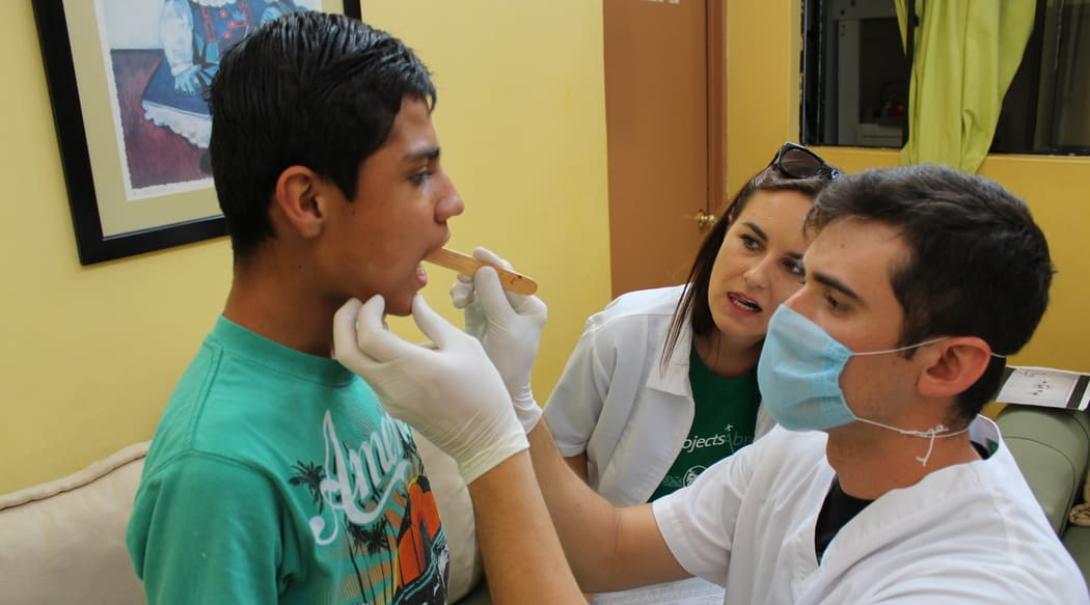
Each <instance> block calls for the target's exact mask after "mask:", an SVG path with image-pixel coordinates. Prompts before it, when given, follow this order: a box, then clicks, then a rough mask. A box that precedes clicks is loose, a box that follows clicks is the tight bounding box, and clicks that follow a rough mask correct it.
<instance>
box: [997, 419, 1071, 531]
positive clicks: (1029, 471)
mask: <svg viewBox="0 0 1090 605" xmlns="http://www.w3.org/2000/svg"><path fill="white" fill-rule="evenodd" d="M996 423H997V424H998V425H999V429H1000V431H1001V432H1002V434H1003V440H1004V441H1005V442H1006V444H1007V447H1009V448H1010V451H1011V454H1012V455H1013V456H1014V459H1015V461H1016V462H1017V463H1018V468H1019V469H1021V470H1022V474H1023V475H1024V476H1025V478H1026V482H1027V483H1028V484H1029V487H1030V489H1031V490H1033V494H1034V496H1036V497H1037V501H1038V502H1040V503H1041V508H1043V509H1044V511H1045V516H1047V517H1048V521H1049V523H1051V524H1052V528H1053V529H1054V530H1056V533H1057V534H1062V533H1063V530H1064V528H1065V527H1066V525H1067V516H1068V512H1069V511H1070V510H1071V506H1072V504H1074V502H1075V500H1076V498H1077V497H1078V493H1079V488H1080V487H1081V486H1082V484H1083V480H1084V478H1085V477H1086V467H1087V458H1088V456H1090V419H1088V418H1087V414H1086V412H1080V411H1077V410H1062V409H1053V408H1041V407H1029V406H1015V405H1010V406H1007V407H1006V408H1004V409H1003V411H1002V412H1001V413H1000V414H999V417H998V418H997V419H996Z"/></svg>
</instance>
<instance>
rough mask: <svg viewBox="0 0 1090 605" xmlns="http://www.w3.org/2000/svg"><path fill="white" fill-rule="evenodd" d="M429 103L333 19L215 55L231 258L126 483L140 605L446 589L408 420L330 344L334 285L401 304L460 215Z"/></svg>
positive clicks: (438, 532)
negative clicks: (139, 469) (132, 495)
mask: <svg viewBox="0 0 1090 605" xmlns="http://www.w3.org/2000/svg"><path fill="white" fill-rule="evenodd" d="M434 103H435V89H434V87H433V85H432V82H431V80H430V77H429V75H428V71H427V69H426V68H425V66H424V65H423V64H422V63H421V62H420V60H419V59H418V58H417V57H416V56H415V55H414V54H413V52H412V51H411V50H410V49H409V48H407V47H406V46H405V45H404V44H402V43H401V42H400V41H399V40H398V39H396V38H394V37H392V36H390V35H389V34H387V33H385V32H382V31H379V30H376V29H372V28H371V27H368V26H367V25H365V24H363V23H361V22H359V21H356V20H352V19H348V18H346V17H343V16H333V15H328V14H323V13H320V12H302V13H296V14H292V15H289V16H286V17H283V18H281V19H278V20H276V21H273V22H270V23H268V24H266V25H264V26H262V27H261V28H260V29H258V30H257V31H256V32H255V33H253V34H252V35H251V36H249V37H248V38H246V39H245V40H244V41H242V42H241V43H239V44H238V45H237V46H235V47H233V48H232V49H231V50H230V51H229V52H227V53H226V54H225V56H224V57H223V59H222V62H221V64H220V69H219V73H218V75H217V77H216V79H215V81H214V82H213V84H212V87H211V93H210V105H211V109H212V138H211V145H210V152H211V161H212V168H213V175H214V179H215V185H216V193H217V196H218V198H219V203H220V207H221V208H222V210H223V214H224V216H225V217H226V221H227V228H228V232H229V233H230V236H231V245H232V250H233V254H234V275H233V280H232V284H231V290H230V293H229V294H228V296H227V302H226V306H225V308H224V310H223V315H222V316H220V317H219V318H218V320H217V321H216V324H215V326H214V328H213V329H212V332H211V333H210V334H209V335H208V337H207V338H206V340H205V341H204V344H203V346H202V347H201V349H200V350H199V352H198V353H197V355H196V357H195V358H194V360H193V361H192V363H191V364H190V366H189V368H188V369H187V370H186V372H185V374H184V375H183V376H182V378H181V381H180V382H179V383H178V385H177V387H176V389H175V392H174V394H173V396H172V398H171V400H170V402H169V404H168V405H167V408H166V410H165V411H164V413H163V417H162V420H161V421H160V424H159V427H158V429H157V431H156V433H155V437H154V439H153V441H152V446H151V450H150V452H149V453H148V457H147V461H146V463H145V466H144V473H143V478H142V480H141V484H140V488H139V491H138V492H137V496H136V502H135V509H134V511H133V515H132V519H131V521H130V524H129V529H128V535H127V542H128V547H129V551H130V553H131V555H132V559H133V562H134V564H135V567H136V572H137V575H139V576H140V577H141V578H142V579H143V581H144V586H145V590H146V593H147V597H148V601H149V602H150V603H152V604H172V603H203V604H214V603H225V604H226V603H231V604H246V603H253V604H262V605H267V604H269V603H308V604H310V603H322V604H327V603H328V604H345V605H348V604H358V603H364V602H366V603H394V602H396V603H442V602H444V600H445V598H446V578H447V564H448V555H447V546H446V538H445V536H444V533H443V528H442V525H441V524H440V522H439V517H438V513H437V509H436V505H435V501H434V499H433V497H432V494H431V490H430V488H429V484H428V479H427V475H426V474H425V472H424V469H423V468H422V465H421V462H420V458H419V456H418V455H417V453H416V450H415V447H414V446H413V440H412V434H411V430H410V429H409V428H408V427H407V426H406V425H404V424H403V423H401V422H400V421H397V420H394V419H392V418H391V417H390V416H388V415H387V414H386V412H385V411H384V410H383V408H382V407H381V406H380V404H379V401H378V399H377V397H376V396H375V393H374V391H372V390H371V388H370V386H368V385H367V383H365V382H363V381H362V380H360V379H359V378H358V377H357V376H355V375H353V374H352V373H351V372H348V371H347V370H345V369H344V368H343V367H342V366H341V365H340V364H338V363H337V362H336V361H334V360H332V359H330V357H329V356H330V351H331V349H332V335H331V334H330V330H329V325H330V322H331V321H332V318H333V314H334V312H335V311H336V309H337V308H338V307H339V306H340V305H341V304H343V303H344V301H345V300H347V299H349V298H351V297H363V298H368V297H371V296H374V295H382V296H383V297H385V299H386V300H388V301H389V303H390V304H389V308H390V311H391V312H392V313H397V314H405V313H408V311H409V309H410V304H411V301H412V299H413V296H414V295H415V294H416V292H417V290H419V289H420V288H421V287H422V286H423V285H424V284H425V282H426V280H427V276H426V275H425V274H424V273H423V271H422V270H421V269H420V262H421V260H422V259H423V258H424V256H426V255H427V254H428V253H429V252H431V251H433V250H436V249H438V248H440V247H442V245H443V244H444V243H445V242H446V241H447V239H448V237H449V230H448V227H447V221H448V220H449V219H451V218H452V217H455V216H457V215H458V214H460V213H461V212H462V200H461V198H460V197H459V196H458V192H457V191H456V190H455V188H454V186H453V184H452V183H451V180H450V178H449V177H448V176H447V175H446V173H444V172H443V169H442V166H441V164H440V161H439V142H438V139H437V138H436V134H435V130H434V128H433V127H432V122H431V109H432V107H433V105H434Z"/></svg>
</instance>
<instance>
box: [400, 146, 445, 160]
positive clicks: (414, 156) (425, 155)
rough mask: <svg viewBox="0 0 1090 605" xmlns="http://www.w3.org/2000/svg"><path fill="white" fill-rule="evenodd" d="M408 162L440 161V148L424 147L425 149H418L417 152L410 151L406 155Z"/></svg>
mask: <svg viewBox="0 0 1090 605" xmlns="http://www.w3.org/2000/svg"><path fill="white" fill-rule="evenodd" d="M404 159H405V161H406V162H419V161H421V160H427V161H432V160H438V159H439V148H438V147H424V148H423V149H417V150H416V151H410V152H409V153H407V154H405V158H404Z"/></svg>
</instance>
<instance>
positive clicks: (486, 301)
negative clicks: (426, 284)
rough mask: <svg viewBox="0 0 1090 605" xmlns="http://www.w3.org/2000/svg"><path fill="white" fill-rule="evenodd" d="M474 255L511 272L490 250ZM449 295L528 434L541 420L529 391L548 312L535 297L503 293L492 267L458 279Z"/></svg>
mask: <svg viewBox="0 0 1090 605" xmlns="http://www.w3.org/2000/svg"><path fill="white" fill-rule="evenodd" d="M473 256H474V257H475V258H476V259H477V260H480V261H484V262H486V263H489V264H491V265H499V266H501V267H503V268H505V269H509V270H513V269H512V267H511V263H509V262H507V261H506V260H504V259H502V258H500V257H498V256H496V255H495V254H494V253H492V252H491V251H490V250H488V249H486V248H476V249H475V250H474V251H473ZM450 296H451V300H452V301H453V302H454V306H455V307H458V308H460V309H464V311H465V329H466V332H467V333H468V334H471V335H473V336H474V337H476V338H477V339H478V340H480V341H481V344H482V345H483V346H484V350H485V352H486V353H488V357H489V359H491V360H492V363H493V364H495V366H496V369H497V370H499V372H500V376H501V377H503V382H504V384H505V385H506V386H507V393H508V394H509V395H510V396H511V401H512V402H513V403H514V405H515V411H516V413H517V414H518V419H519V422H521V423H522V427H523V429H525V431H526V432H527V433H529V432H530V431H531V430H532V429H533V428H534V426H535V425H536V424H537V422H538V420H540V419H541V406H539V405H538V404H537V402H536V401H535V400H534V393H533V391H532V390H531V388H530V372H531V370H532V369H533V366H534V358H535V357H536V356H537V349H538V345H539V343H540V342H541V330H542V328H543V327H544V325H545V319H546V317H547V316H548V308H546V306H545V303H544V302H542V301H541V299H540V298H538V297H536V296H526V295H522V294H514V293H511V292H507V291H505V290H504V289H503V287H502V286H501V285H500V280H499V277H498V276H497V274H496V271H495V270H493V269H492V268H491V267H483V268H481V269H479V270H478V271H477V273H476V275H474V276H473V277H470V276H468V275H462V274H459V275H458V281H457V282H455V284H454V285H453V286H452V287H451V289H450Z"/></svg>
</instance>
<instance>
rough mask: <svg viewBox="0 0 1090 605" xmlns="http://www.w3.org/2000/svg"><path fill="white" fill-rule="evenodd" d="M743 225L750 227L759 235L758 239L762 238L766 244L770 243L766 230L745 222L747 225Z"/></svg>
mask: <svg viewBox="0 0 1090 605" xmlns="http://www.w3.org/2000/svg"><path fill="white" fill-rule="evenodd" d="M742 224H743V225H745V226H747V227H749V228H750V229H752V230H753V232H754V233H756V234H757V237H759V238H761V239H762V240H764V241H766V242H767V241H768V234H767V233H765V232H764V229H761V228H760V227H758V226H757V225H755V224H754V223H749V222H745V223H742Z"/></svg>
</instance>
